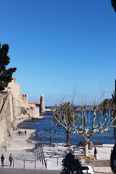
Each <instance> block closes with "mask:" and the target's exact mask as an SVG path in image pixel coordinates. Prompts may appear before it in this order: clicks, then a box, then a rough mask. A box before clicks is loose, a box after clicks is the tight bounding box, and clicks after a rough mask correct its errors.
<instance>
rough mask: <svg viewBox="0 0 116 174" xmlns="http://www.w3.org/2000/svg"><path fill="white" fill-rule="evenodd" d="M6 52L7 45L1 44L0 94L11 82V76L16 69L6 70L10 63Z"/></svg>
mask: <svg viewBox="0 0 116 174" xmlns="http://www.w3.org/2000/svg"><path fill="white" fill-rule="evenodd" d="M8 51H9V46H8V44H3V45H2V47H0V92H1V91H3V90H4V89H5V88H6V87H7V86H8V83H9V82H11V81H12V74H13V73H14V72H15V71H16V68H9V69H6V66H7V65H8V64H9V63H10V57H9V56H8Z"/></svg>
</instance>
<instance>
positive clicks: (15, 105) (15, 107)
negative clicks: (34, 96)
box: [0, 79, 39, 146]
mask: <svg viewBox="0 0 116 174" xmlns="http://www.w3.org/2000/svg"><path fill="white" fill-rule="evenodd" d="M31 117H32V118H38V117H39V107H38V105H36V104H33V105H32V104H31V105H30V104H29V103H28V97H27V95H26V94H21V93H20V85H19V84H17V83H16V80H15V79H13V80H12V82H10V83H9V85H8V87H7V88H6V89H5V92H4V93H2V94H0V146H3V145H5V144H6V142H7V140H8V138H9V137H11V136H12V131H13V130H15V129H16V128H17V124H18V123H20V122H22V121H23V120H26V119H28V118H31Z"/></svg>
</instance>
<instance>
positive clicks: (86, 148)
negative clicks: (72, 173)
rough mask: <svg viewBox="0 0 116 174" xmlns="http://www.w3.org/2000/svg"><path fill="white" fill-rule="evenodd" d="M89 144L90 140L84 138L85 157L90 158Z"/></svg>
mask: <svg viewBox="0 0 116 174" xmlns="http://www.w3.org/2000/svg"><path fill="white" fill-rule="evenodd" d="M88 143H89V140H88V138H87V137H84V155H85V156H88Z"/></svg>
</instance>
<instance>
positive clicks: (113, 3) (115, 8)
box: [111, 0, 116, 11]
mask: <svg viewBox="0 0 116 174" xmlns="http://www.w3.org/2000/svg"><path fill="white" fill-rule="evenodd" d="M111 4H112V7H113V8H114V10H115V11H116V0H111Z"/></svg>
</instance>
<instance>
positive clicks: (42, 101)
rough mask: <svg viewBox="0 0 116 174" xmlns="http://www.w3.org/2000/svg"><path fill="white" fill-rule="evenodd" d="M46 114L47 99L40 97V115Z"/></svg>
mask: <svg viewBox="0 0 116 174" xmlns="http://www.w3.org/2000/svg"><path fill="white" fill-rule="evenodd" d="M43 112H45V98H44V95H41V96H40V113H43Z"/></svg>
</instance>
